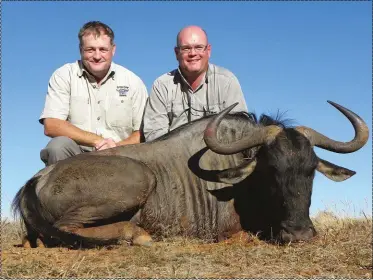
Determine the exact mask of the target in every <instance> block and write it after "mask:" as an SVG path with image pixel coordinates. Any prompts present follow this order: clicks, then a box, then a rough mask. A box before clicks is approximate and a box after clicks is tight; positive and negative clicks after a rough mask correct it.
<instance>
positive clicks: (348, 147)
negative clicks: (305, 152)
mask: <svg viewBox="0 0 373 280" xmlns="http://www.w3.org/2000/svg"><path fill="white" fill-rule="evenodd" d="M328 103H329V104H331V105H333V106H334V107H335V108H337V109H338V111H340V112H341V113H342V114H343V115H345V116H346V117H347V118H348V119H349V120H350V122H351V123H352V125H353V127H354V130H355V137H354V139H352V140H351V141H350V142H339V141H335V140H332V139H329V138H328V137H326V136H324V135H322V134H321V133H319V132H317V131H315V130H313V129H311V128H308V127H305V126H299V127H296V128H295V130H297V131H298V132H300V133H302V134H303V135H304V136H305V137H307V138H308V140H309V141H310V142H311V145H312V146H317V147H319V148H322V149H325V150H328V151H331V152H336V153H341V154H345V153H352V152H355V151H357V150H359V149H360V148H361V147H363V146H364V145H365V143H366V142H367V141H368V137H369V129H368V126H367V125H366V123H365V122H364V121H363V120H362V119H361V118H360V117H359V116H358V115H357V114H355V113H354V112H352V111H350V110H349V109H347V108H345V107H343V106H341V105H339V104H337V103H334V102H332V101H329V100H328Z"/></svg>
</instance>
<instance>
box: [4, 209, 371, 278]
mask: <svg viewBox="0 0 373 280" xmlns="http://www.w3.org/2000/svg"><path fill="white" fill-rule="evenodd" d="M313 220H314V224H315V227H316V229H317V231H318V236H317V237H316V238H315V239H314V240H312V241H311V242H308V243H298V244H288V245H285V246H279V245H276V244H269V243H266V242H264V241H260V240H258V239H257V238H256V237H255V236H252V235H248V234H238V235H236V236H235V237H233V238H232V239H230V240H227V241H225V242H221V243H214V244H208V243H205V242H202V241H201V240H196V239H187V238H184V237H177V238H168V239H165V240H163V241H161V242H156V243H155V244H154V245H153V246H152V247H150V248H148V247H137V246H129V245H127V244H122V245H118V246H112V247H106V248H97V249H86V250H83V249H82V250H70V249H67V248H36V249H24V248H21V247H17V246H16V245H18V244H20V240H21V239H20V238H21V237H20V236H21V228H20V226H19V225H18V224H17V223H14V222H8V221H2V223H1V227H2V272H1V273H2V274H1V276H2V277H4V278H36V277H37V278H46V277H57V278H65V277H66V278H71V277H79V278H88V277H105V278H114V277H126V278H253V277H276V278H278V277H296V278H319V277H328V278H345V277H349V278H367V279H368V278H369V279H370V278H372V219H371V217H366V218H361V219H352V218H338V217H336V216H334V215H333V214H330V213H320V214H319V215H318V216H317V217H316V218H315V219H313Z"/></svg>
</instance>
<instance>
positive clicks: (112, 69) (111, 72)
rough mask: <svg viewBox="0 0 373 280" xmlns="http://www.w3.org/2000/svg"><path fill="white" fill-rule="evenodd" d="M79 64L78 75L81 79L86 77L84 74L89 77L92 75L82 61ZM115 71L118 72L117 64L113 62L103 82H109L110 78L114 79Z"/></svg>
mask: <svg viewBox="0 0 373 280" xmlns="http://www.w3.org/2000/svg"><path fill="white" fill-rule="evenodd" d="M77 63H78V66H79V70H78V73H77V75H78V77H79V78H81V77H82V76H83V75H84V73H86V75H87V76H91V74H89V72H88V71H87V70H86V69H85V67H84V64H83V62H82V61H81V60H78V61H77ZM115 70H116V64H115V63H114V62H111V65H110V68H109V71H108V72H107V74H106V76H105V77H104V79H103V81H105V80H107V79H108V77H109V76H110V77H112V79H114V77H115Z"/></svg>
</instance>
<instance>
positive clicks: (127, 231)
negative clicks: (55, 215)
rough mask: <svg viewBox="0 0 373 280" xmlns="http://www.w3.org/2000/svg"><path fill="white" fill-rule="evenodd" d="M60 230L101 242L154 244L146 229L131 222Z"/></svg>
mask: <svg viewBox="0 0 373 280" xmlns="http://www.w3.org/2000/svg"><path fill="white" fill-rule="evenodd" d="M60 229H61V230H64V231H68V232H72V233H74V234H77V235H80V236H83V237H87V238H96V239H100V240H114V239H116V240H118V241H119V242H120V241H123V240H124V241H127V242H130V243H131V244H133V245H142V246H150V245H151V244H152V238H151V236H150V235H149V234H148V233H147V232H146V231H145V230H144V229H142V228H140V227H138V226H137V225H135V224H134V223H132V222H129V221H125V222H117V223H113V224H107V225H101V226H94V227H87V228H77V227H74V228H73V227H68V226H66V227H65V226H63V227H61V228H60Z"/></svg>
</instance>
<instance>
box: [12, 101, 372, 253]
mask: <svg viewBox="0 0 373 280" xmlns="http://www.w3.org/2000/svg"><path fill="white" fill-rule="evenodd" d="M328 102H329V103H331V104H332V105H333V106H334V107H336V108H337V109H338V110H339V111H340V112H342V113H343V114H344V115H345V116H346V117H347V118H348V119H349V120H350V122H351V123H352V125H353V127H354V129H355V138H354V139H353V140H352V141H350V142H346V143H345V142H338V141H335V140H332V139H329V138H327V137H326V136H324V135H322V134H320V133H318V132H316V131H315V130H313V129H311V128H308V127H286V126H285V125H284V124H283V123H281V122H280V121H278V120H274V119H272V118H269V117H267V116H262V117H261V118H260V120H258V121H257V120H256V117H255V116H254V115H251V114H244V113H238V114H237V113H236V114H231V115H228V112H229V111H230V110H231V109H232V108H233V107H234V105H232V106H230V107H229V108H227V109H225V110H224V111H222V112H221V113H220V114H218V115H214V116H208V117H205V118H203V119H200V120H197V121H194V122H192V123H189V124H186V125H184V126H182V127H180V128H178V129H175V130H174V131H172V132H170V133H169V134H167V135H165V136H162V137H160V138H159V139H157V140H155V141H153V142H149V143H142V144H138V145H130V146H122V147H116V148H113V149H108V150H104V151H100V152H92V153H87V154H82V155H78V156H75V157H72V158H69V159H66V160H64V161H60V162H58V163H56V164H54V165H52V166H49V167H46V168H44V169H42V170H41V171H39V172H38V173H37V174H36V175H35V176H34V177H32V178H31V179H30V180H29V181H28V182H27V183H26V184H25V186H23V187H22V188H21V190H20V191H19V192H18V193H17V195H16V197H15V199H14V201H13V208H14V211H15V213H18V214H20V217H21V219H22V220H23V222H24V224H25V226H26V230H27V234H26V236H25V238H24V240H23V244H24V246H25V247H29V246H31V247H35V246H43V244H46V245H49V246H51V245H53V244H56V242H60V244H61V243H62V244H65V245H75V246H91V245H93V246H95V245H104V244H110V243H115V242H121V241H126V242H132V244H137V245H149V244H151V242H152V239H154V238H157V237H160V236H169V235H184V236H191V237H199V238H203V239H208V240H212V241H218V240H222V239H225V238H229V237H230V236H231V235H232V234H234V233H236V232H239V231H242V230H244V231H250V232H253V233H259V236H262V237H263V238H265V239H267V238H269V239H272V240H276V241H279V242H280V243H282V242H295V241H300V240H309V239H311V238H312V237H313V236H315V234H316V231H315V229H314V226H313V224H312V222H311V220H310V217H309V207H310V204H311V193H312V184H313V178H314V175H315V170H317V171H319V172H321V173H322V174H324V175H325V176H327V177H328V178H330V179H332V180H334V181H343V180H345V179H347V178H349V177H351V176H352V175H354V174H355V172H354V171H351V170H348V169H346V168H343V167H340V166H337V165H334V164H332V163H330V162H328V161H326V160H323V159H320V158H318V157H317V156H316V154H315V152H314V150H313V147H314V146H317V147H320V148H322V149H326V150H329V151H332V152H336V153H351V152H355V151H357V150H358V149H360V148H361V147H363V146H364V145H365V143H366V142H367V139H368V134H369V132H368V127H367V125H366V124H365V122H364V121H363V120H362V119H361V118H360V117H359V116H357V115H356V114H355V113H353V112H351V111H350V110H348V109H346V108H344V107H342V106H340V105H338V104H336V103H333V102H330V101H328ZM151 236H152V237H151Z"/></svg>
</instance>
